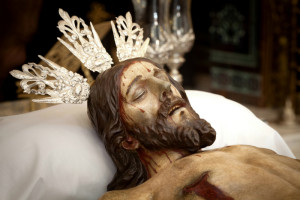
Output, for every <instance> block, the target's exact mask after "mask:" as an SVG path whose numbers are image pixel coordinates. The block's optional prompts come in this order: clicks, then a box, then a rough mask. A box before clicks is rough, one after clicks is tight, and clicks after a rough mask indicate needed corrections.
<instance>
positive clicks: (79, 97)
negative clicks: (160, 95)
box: [10, 56, 90, 103]
mask: <svg viewBox="0 0 300 200" xmlns="http://www.w3.org/2000/svg"><path fill="white" fill-rule="evenodd" d="M39 58H41V59H42V60H43V61H45V62H46V63H47V64H48V65H49V67H44V66H42V65H38V64H35V63H28V64H24V65H23V66H22V70H23V71H19V70H13V71H11V72H10V74H11V75H12V76H13V77H15V78H17V79H21V82H20V86H21V88H22V89H23V90H24V92H25V93H28V94H31V93H33V94H37V95H49V96H50V97H48V98H43V99H34V100H33V101H34V102H39V103H41V102H43V103H82V102H83V101H86V99H87V98H88V96H89V91H90V86H89V84H88V83H87V80H86V79H84V78H83V77H82V76H81V75H79V74H77V73H73V72H71V71H68V70H67V69H66V68H64V67H61V66H59V65H58V64H56V63H54V62H52V61H50V60H48V59H46V58H44V57H43V56H39Z"/></svg>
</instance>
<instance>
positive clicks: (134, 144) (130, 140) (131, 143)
mask: <svg viewBox="0 0 300 200" xmlns="http://www.w3.org/2000/svg"><path fill="white" fill-rule="evenodd" d="M121 144H122V147H123V148H124V149H126V150H135V149H138V148H139V147H140V142H139V141H138V140H137V139H135V138H134V137H132V136H131V135H128V136H127V138H126V140H123V141H122V143H121Z"/></svg>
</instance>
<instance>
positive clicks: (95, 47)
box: [58, 8, 113, 73]
mask: <svg viewBox="0 0 300 200" xmlns="http://www.w3.org/2000/svg"><path fill="white" fill-rule="evenodd" d="M59 15H60V16H61V17H62V19H63V20H60V21H59V22H58V28H59V30H60V31H61V32H62V33H63V34H64V36H65V37H66V38H67V39H68V41H69V42H70V43H71V44H68V43H67V42H65V41H63V40H62V39H59V41H60V42H61V43H62V44H63V45H65V46H66V47H67V48H68V49H69V50H70V51H71V52H72V53H73V54H74V55H75V56H76V57H77V58H78V59H79V60H80V61H81V62H82V63H83V64H84V66H85V67H86V68H88V69H90V70H91V71H97V72H99V73H101V72H102V71H104V70H106V69H108V68H110V67H111V65H112V64H113V62H112V58H111V57H110V55H109V54H108V53H107V52H106V50H105V48H104V47H103V45H102V43H101V41H100V39H99V36H98V34H97V32H96V31H95V29H94V27H93V25H92V24H91V29H92V31H90V29H89V28H88V26H87V25H86V24H85V23H84V21H83V20H82V19H81V18H78V17H77V16H72V17H70V16H69V14H68V13H67V12H66V11H64V10H62V9H61V8H60V9H59Z"/></svg>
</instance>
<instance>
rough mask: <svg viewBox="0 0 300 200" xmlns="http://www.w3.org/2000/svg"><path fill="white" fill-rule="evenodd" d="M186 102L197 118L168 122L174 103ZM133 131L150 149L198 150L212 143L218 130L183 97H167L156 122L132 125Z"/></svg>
mask: <svg viewBox="0 0 300 200" xmlns="http://www.w3.org/2000/svg"><path fill="white" fill-rule="evenodd" d="M174 103H176V104H184V105H186V108H187V109H188V111H189V112H191V114H192V115H193V116H195V119H189V120H186V121H185V122H184V123H183V125H178V126H176V125H173V124H170V122H168V120H167V117H168V112H169V110H170V108H171V107H172V105H174ZM132 127H134V128H131V133H132V135H133V136H134V137H136V139H137V140H139V141H140V143H141V144H142V145H143V146H144V147H145V148H147V149H148V150H160V149H182V150H187V151H189V152H191V153H192V152H196V151H198V150H200V149H201V148H204V147H206V146H209V145H211V144H212V143H213V142H214V141H215V138H216V132H215V130H214V129H213V128H212V127H211V125H210V124H209V123H208V122H207V121H206V120H204V119H200V117H199V116H198V114H197V113H196V112H195V111H194V110H193V109H192V107H191V106H190V105H189V104H188V103H186V102H185V101H184V100H183V99H181V98H178V97H175V98H172V100H171V99H170V98H166V100H165V101H164V102H163V103H162V105H161V106H160V108H159V110H158V117H157V120H156V121H155V123H153V124H151V125H148V126H141V125H136V126H132Z"/></svg>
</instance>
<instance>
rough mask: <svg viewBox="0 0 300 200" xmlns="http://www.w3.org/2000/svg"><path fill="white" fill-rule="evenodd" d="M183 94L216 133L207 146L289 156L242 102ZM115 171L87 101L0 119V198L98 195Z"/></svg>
mask: <svg viewBox="0 0 300 200" xmlns="http://www.w3.org/2000/svg"><path fill="white" fill-rule="evenodd" d="M187 95H188V97H189V100H190V102H191V104H192V106H193V108H194V109H195V110H196V112H197V113H198V114H199V115H200V117H201V118H204V119H206V120H207V121H209V122H210V123H211V124H212V126H213V127H214V128H215V129H216V131H217V139H216V141H215V143H214V144H213V145H212V146H210V147H208V148H207V149H212V148H218V147H223V146H226V145H234V144H249V145H254V146H258V147H265V148H269V149H272V150H274V151H276V152H277V153H279V154H281V155H286V156H289V157H293V158H294V155H293V154H292V152H291V151H290V149H289V148H288V146H287V145H286V143H285V142H284V141H283V139H282V138H281V137H280V135H279V134H278V133H277V132H276V131H275V130H274V129H272V128H271V127H269V126H268V125H266V124H265V123H264V122H262V121H261V120H259V119H258V118H256V117H255V116H254V115H253V114H252V113H251V112H250V111H249V110H248V109H246V108H245V107H244V106H242V105H240V104H238V103H236V102H234V101H231V100H228V99H226V98H224V97H222V96H219V95H216V94H212V93H206V92H200V91H187ZM114 173H115V167H114V165H113V163H112V162H111V160H110V158H109V156H108V155H107V153H106V151H105V149H104V147H103V144H102V143H101V141H100V140H99V139H98V137H97V135H96V133H95V131H94V130H93V128H92V126H91V124H90V122H89V119H88V117H87V109H86V103H85V104H82V105H67V104H62V105H57V106H53V107H50V108H47V109H43V110H40V111H35V112H31V113H27V114H22V115H15V116H9V117H0V199H5V200H21V199H31V200H34V199H43V200H47V199H49V200H53V199H55V200H62V199H64V200H65V199H72V200H75V199H84V200H86V199H98V198H99V197H100V196H101V195H102V194H103V193H104V192H105V191H106V186H107V184H108V183H109V182H110V180H111V179H112V176H113V175H114Z"/></svg>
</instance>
